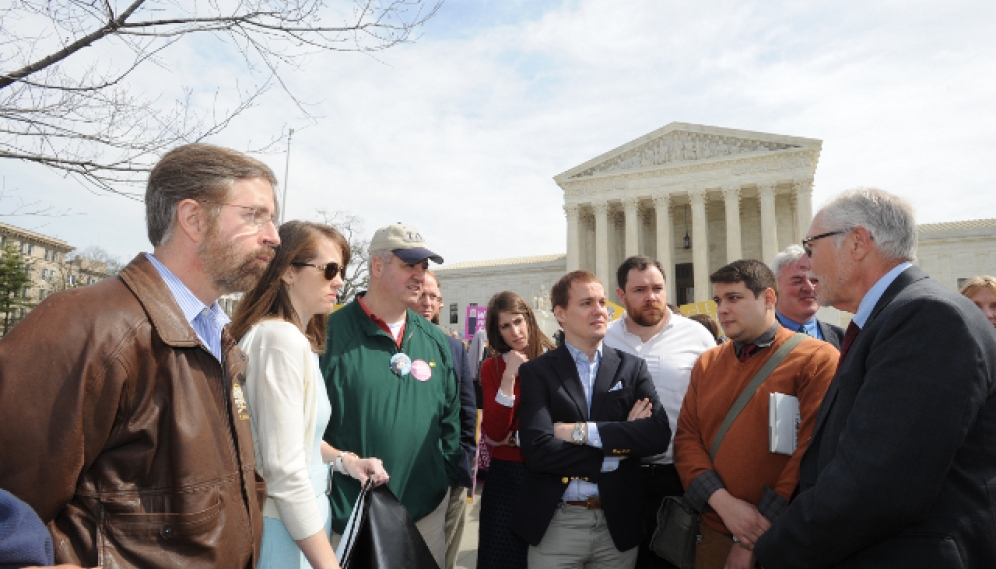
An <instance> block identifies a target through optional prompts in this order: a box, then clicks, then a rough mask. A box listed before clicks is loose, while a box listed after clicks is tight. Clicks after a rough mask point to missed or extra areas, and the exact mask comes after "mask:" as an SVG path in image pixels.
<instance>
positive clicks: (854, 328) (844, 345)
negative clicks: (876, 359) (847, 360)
mask: <svg viewBox="0 0 996 569" xmlns="http://www.w3.org/2000/svg"><path fill="white" fill-rule="evenodd" d="M860 331H861V328H859V327H858V325H857V324H855V323H854V321H853V320H852V321H851V323H850V324H848V325H847V331H846V332H844V339H843V340H841V342H840V362H843V361H844V354H846V353H847V350H849V349H851V344H853V343H854V339H855V338H857V337H858V332H860ZM837 365H840V363H839V362H838V364H837Z"/></svg>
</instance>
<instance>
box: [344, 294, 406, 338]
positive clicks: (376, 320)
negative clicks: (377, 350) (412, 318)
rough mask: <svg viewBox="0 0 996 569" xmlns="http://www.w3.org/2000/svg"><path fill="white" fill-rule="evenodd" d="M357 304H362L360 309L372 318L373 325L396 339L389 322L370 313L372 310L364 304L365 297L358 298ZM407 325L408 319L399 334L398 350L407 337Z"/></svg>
mask: <svg viewBox="0 0 996 569" xmlns="http://www.w3.org/2000/svg"><path fill="white" fill-rule="evenodd" d="M356 302H359V303H360V308H362V309H363V313H364V314H366V315H367V317H368V318H370V319H371V320H373V323H374V324H376V325H377V327H378V328H380V329H381V330H383V331H385V332H387V335H388V336H390V337H392V338H393V337H394V334H393V333H391V327H390V326H388V325H387V322H385V321H384V319H383V318H381V317H380V316H377V315H376V314H374V313H373V312H370V309H369V308H367V305H366V303H365V302H363V297H362V296H357V297H356ZM407 324H408V322H407V319H406V321H405V322H404V323H402V324H401V330H400V331H399V332H398V338H397V340H396V341H397V342H398V348H400V347H401V339H402V338H404V337H405V326H406V325H407Z"/></svg>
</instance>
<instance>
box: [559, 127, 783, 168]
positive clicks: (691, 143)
mask: <svg viewBox="0 0 996 569" xmlns="http://www.w3.org/2000/svg"><path fill="white" fill-rule="evenodd" d="M791 148H801V146H799V145H794V144H784V143H780V142H771V141H764V140H753V139H744V138H735V137H732V136H723V135H716V134H706V133H699V132H680V131H679V132H670V133H667V134H665V135H664V136H662V137H660V138H658V139H655V140H651V141H650V142H647V143H645V144H642V145H640V146H637V147H636V148H631V149H629V150H627V151H625V152H623V153H621V154H619V155H618V156H615V157H613V158H610V159H609V160H606V161H605V162H602V163H601V164H598V165H597V166H593V167H591V168H588V169H586V170H583V171H581V172H578V173H577V174H575V175H573V176H571V178H583V177H585V176H592V175H594V174H598V173H602V172H615V171H622V170H635V169H637V168H646V167H649V166H660V165H663V164H670V163H674V162H688V161H693V160H706V159H709V158H719V157H723V156H736V155H741V154H757V153H762V152H775V151H778V150H786V149H791Z"/></svg>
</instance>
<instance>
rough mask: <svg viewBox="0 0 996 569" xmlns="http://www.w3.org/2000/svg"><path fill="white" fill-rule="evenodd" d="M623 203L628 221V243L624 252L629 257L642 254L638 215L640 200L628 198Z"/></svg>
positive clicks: (626, 220)
mask: <svg viewBox="0 0 996 569" xmlns="http://www.w3.org/2000/svg"><path fill="white" fill-rule="evenodd" d="M622 203H623V211H624V212H625V215H626V218H625V220H624V221H625V223H626V244H625V248H624V249H623V252H624V253H625V255H626V258H629V257H632V256H633V255H639V254H640V218H639V215H637V214H638V213H639V205H640V200H638V199H636V198H626V199H624V200H623V201H622Z"/></svg>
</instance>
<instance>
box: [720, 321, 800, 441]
mask: <svg viewBox="0 0 996 569" xmlns="http://www.w3.org/2000/svg"><path fill="white" fill-rule="evenodd" d="M807 337H808V336H807V335H806V334H800V333H798V332H796V333H795V334H793V335H792V337H791V338H789V339H788V340H787V341H786V342H785V343H784V344H782V345H781V347H780V348H778V351H777V352H775V353H774V355H772V356H771V358H770V359H769V360H768V361H766V362H764V366H763V367H761V369H759V370H758V371H757V375H755V376H754V379H752V380H750V383H748V384H747V387H745V388H744V390H743V391H742V392H741V393H740V397H737V400H736V401H735V402H734V403H733V407H730V412H729V413H727V414H726V418H725V419H723V425H722V426H721V427H719V432H718V433H716V438H715V439H713V441H712V449H710V450H709V459H710V460H716V453H717V452H719V445H720V444H722V442H723V437H725V436H726V432H727V431H729V430H730V426H731V425H732V424H733V421H734V420H736V418H737V415H739V414H740V412H741V411H743V409H744V407H746V406H747V403H748V402H749V401H750V400H751V398H752V397H754V394H755V393H756V392H757V389H758V388H759V387H761V384H762V383H764V380H766V379H768V376H769V375H771V372H773V371H775V368H776V367H778V364H780V363H782V360H784V359H785V356H787V355H789V352H791V351H792V350H793V349H794V348H795V347H796V346H798V345H799V342H801V341H803V340H804V339H805V338H807Z"/></svg>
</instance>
